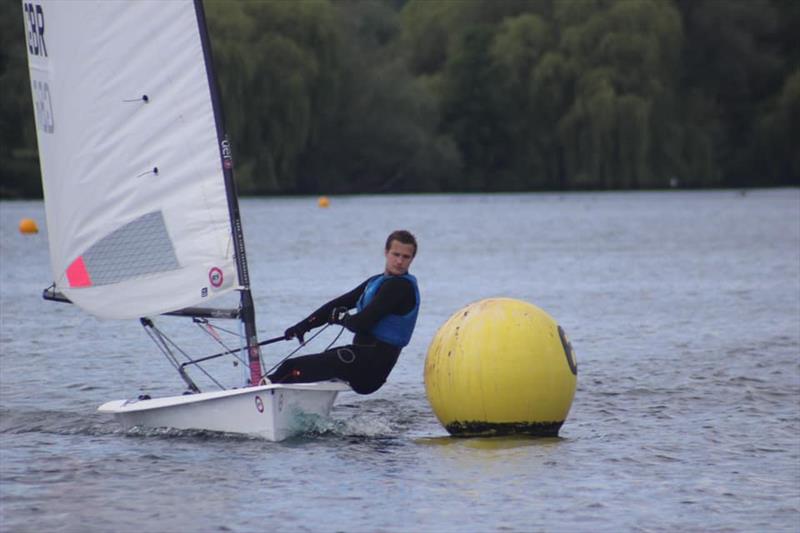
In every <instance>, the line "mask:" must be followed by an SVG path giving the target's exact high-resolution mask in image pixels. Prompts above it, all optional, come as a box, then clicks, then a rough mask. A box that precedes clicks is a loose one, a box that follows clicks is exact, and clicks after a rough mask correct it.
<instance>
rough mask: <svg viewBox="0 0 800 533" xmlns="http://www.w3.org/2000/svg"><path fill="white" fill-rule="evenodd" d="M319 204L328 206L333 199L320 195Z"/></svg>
mask: <svg viewBox="0 0 800 533" xmlns="http://www.w3.org/2000/svg"><path fill="white" fill-rule="evenodd" d="M317 205H318V206H320V207H328V206H329V205H331V201H330V200H328V197H327V196H320V197H319V200H317Z"/></svg>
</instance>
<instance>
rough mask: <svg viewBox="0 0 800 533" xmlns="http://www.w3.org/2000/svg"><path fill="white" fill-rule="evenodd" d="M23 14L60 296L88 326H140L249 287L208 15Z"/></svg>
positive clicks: (91, 5) (94, 10)
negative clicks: (217, 101) (207, 41)
mask: <svg viewBox="0 0 800 533" xmlns="http://www.w3.org/2000/svg"><path fill="white" fill-rule="evenodd" d="M23 10H24V16H25V26H26V35H27V44H28V62H29V66H30V75H31V84H32V89H33V96H34V107H35V115H36V127H37V137H38V143H39V154H40V164H41V169H42V181H43V184H44V194H45V208H46V214H47V230H48V236H49V244H50V258H51V267H52V274H53V278H54V280H55V284H56V289H57V290H58V291H59V292H61V293H63V294H64V295H65V296H66V297H67V298H69V299H70V300H71V301H72V302H73V303H75V304H77V305H78V306H80V307H81V308H83V309H84V310H86V311H88V312H90V313H92V314H93V315H95V316H98V317H101V318H136V317H141V316H147V315H154V314H160V313H165V312H169V311H174V310H178V309H182V308H184V307H188V306H195V305H198V304H202V303H203V302H205V301H207V300H210V299H211V298H214V297H216V296H220V295H222V294H224V293H227V292H229V291H231V290H234V289H237V288H241V287H240V286H241V285H247V280H246V279H240V275H239V272H240V271H242V270H244V274H243V275H244V277H246V266H245V267H244V269H243V268H242V266H241V265H240V267H239V269H237V264H236V260H237V256H236V251H237V250H236V248H237V243H235V242H234V235H236V233H235V232H234V231H232V222H231V220H232V217H231V211H232V208H231V205H229V194H234V193H233V191H230V192H229V190H230V188H231V184H230V183H229V185H228V188H227V189H226V176H225V172H226V169H224V168H223V166H224V165H223V161H228V160H227V159H226V157H227V154H222V153H221V150H224V149H225V148H224V146H225V143H224V140H223V139H222V135H221V134H220V132H219V130H218V128H217V122H216V120H217V117H215V110H214V106H213V104H212V98H213V95H212V90H211V88H210V86H209V72H208V69H209V68H210V67H209V66H208V65H207V62H206V61H205V56H204V54H205V52H206V51H207V50H204V43H203V39H204V34H202V31H204V27H203V30H202V31H201V24H200V22H202V23H203V24H204V21H202V6H201V5H199V4H197V3H194V2H192V1H191V0H174V1H168V2H164V1H150V0H138V1H135V2H134V1H131V2H104V1H83V0H81V1H69V2H65V1H58V0H50V1H47V0H37V1H27V0H23ZM154 13H158V16H154ZM228 179H229V181H231V180H232V178H230V177H229V178H228ZM232 205H233V207H234V208H235V201H234V202H233V203H232ZM236 215H237V216H238V212H237V213H236ZM234 220H236V219H234ZM241 259H242V258H241V257H240V260H241ZM247 296H248V298H249V293H248V294H247ZM251 324H252V322H251ZM248 329H250V328H248ZM254 333H255V332H254V331H252V332H248V336H251V334H252V335H254ZM254 355H255V354H254Z"/></svg>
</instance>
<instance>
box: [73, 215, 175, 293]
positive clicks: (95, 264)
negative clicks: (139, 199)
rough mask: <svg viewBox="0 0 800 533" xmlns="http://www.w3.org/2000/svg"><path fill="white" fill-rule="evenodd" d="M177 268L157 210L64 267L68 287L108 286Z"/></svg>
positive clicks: (173, 252) (164, 226)
mask: <svg viewBox="0 0 800 533" xmlns="http://www.w3.org/2000/svg"><path fill="white" fill-rule="evenodd" d="M179 267H180V265H179V264H178V258H177V257H176V255H175V249H174V247H173V246H172V240H171V239H170V238H169V233H167V226H166V224H165V223H164V215H163V214H162V213H161V211H154V212H152V213H147V214H146V215H143V216H141V217H139V218H137V219H136V220H133V221H131V222H129V223H127V224H125V225H124V226H122V227H120V228H118V229H116V230H115V231H113V232H112V233H109V234H108V235H106V236H105V237H103V238H102V239H100V240H99V241H98V242H97V243H95V244H94V245H93V246H91V247H90V248H89V249H88V250H86V252H85V253H84V254H83V255H82V256H81V257H78V258H77V259H76V260H75V261H73V262H72V264H71V265H70V266H69V267H68V268H67V280H68V281H69V284H70V286H71V287H87V286H97V285H111V284H113V283H119V282H121V281H125V280H128V279H131V278H136V277H141V276H145V275H147V274H155V273H158V272H167V271H170V270H176V269H178V268H179Z"/></svg>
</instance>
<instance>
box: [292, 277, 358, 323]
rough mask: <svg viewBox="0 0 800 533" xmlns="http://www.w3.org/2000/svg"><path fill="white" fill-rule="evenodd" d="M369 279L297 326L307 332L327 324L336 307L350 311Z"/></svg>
mask: <svg viewBox="0 0 800 533" xmlns="http://www.w3.org/2000/svg"><path fill="white" fill-rule="evenodd" d="M370 279H372V278H368V279H367V280H366V281H364V282H363V283H362V284H361V285H359V286H358V287H356V288H355V289H353V290H351V291H349V292H346V293H344V294H342V295H341V296H338V297H336V298H334V299H333V300H331V301H330V302H328V303H326V304H324V305H322V306H321V307H320V308H319V309H317V310H316V311H314V312H313V313H311V314H310V315H308V316H307V317H306V318H305V319H304V320H301V321H300V322H299V323H298V324H297V326H300V325H302V327H303V329H305V330H306V331H308V330H310V329H313V328H316V327H319V326H322V325H324V324H327V323H328V320H329V319H330V317H331V313H333V310H334V309H336V308H337V307H344V308H345V309H352V308H353V307H355V306H356V304H357V303H358V299H359V298H360V297H361V294H362V293H363V292H364V289H365V288H366V286H367V282H369V280H370Z"/></svg>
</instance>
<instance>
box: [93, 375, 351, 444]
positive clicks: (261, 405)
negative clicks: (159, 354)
mask: <svg viewBox="0 0 800 533" xmlns="http://www.w3.org/2000/svg"><path fill="white" fill-rule="evenodd" d="M345 390H350V387H348V386H347V385H346V384H345V383H341V382H337V381H327V382H319V383H293V384H285V385H281V384H276V385H262V386H258V387H247V388H242V389H233V390H225V391H217V392H204V393H199V394H187V395H184V396H170V397H167V398H153V399H150V400H114V401H111V402H107V403H105V404H103V405H101V406H100V407H98V409H97V410H98V411H100V412H101V413H109V414H113V415H114V417H115V418H116V420H117V421H118V422H120V423H121V424H122V426H123V427H125V428H126V429H127V428H132V427H134V426H140V427H148V428H161V427H163V428H175V429H202V430H209V431H225V432H230V433H244V434H248V435H257V436H259V437H262V438H265V439H267V440H271V441H281V440H284V439H286V438H288V437H291V436H292V435H294V434H296V433H298V432H299V431H300V430H302V416H304V415H305V416H308V415H317V416H321V417H326V416H328V414H329V413H330V410H331V407H332V406H333V402H334V401H335V400H336V395H337V394H338V393H339V392H341V391H345Z"/></svg>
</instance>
